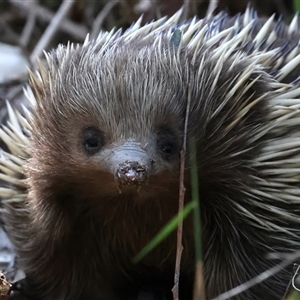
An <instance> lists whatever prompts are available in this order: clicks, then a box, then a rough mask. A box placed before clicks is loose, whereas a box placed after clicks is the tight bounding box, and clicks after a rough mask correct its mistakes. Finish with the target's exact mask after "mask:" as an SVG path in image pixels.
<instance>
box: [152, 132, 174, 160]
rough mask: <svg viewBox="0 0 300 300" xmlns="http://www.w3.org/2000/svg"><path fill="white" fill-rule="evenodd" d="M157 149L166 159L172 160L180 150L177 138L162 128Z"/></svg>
mask: <svg viewBox="0 0 300 300" xmlns="http://www.w3.org/2000/svg"><path fill="white" fill-rule="evenodd" d="M157 147H158V150H159V151H160V153H161V156H162V157H163V158H164V159H168V158H170V156H172V155H173V154H175V153H176V151H177V150H178V146H177V139H176V136H175V135H174V134H173V133H172V132H171V131H170V130H168V129H166V128H160V130H159V132H158V135H157Z"/></svg>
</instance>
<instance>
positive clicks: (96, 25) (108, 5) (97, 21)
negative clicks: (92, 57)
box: [91, 0, 119, 39]
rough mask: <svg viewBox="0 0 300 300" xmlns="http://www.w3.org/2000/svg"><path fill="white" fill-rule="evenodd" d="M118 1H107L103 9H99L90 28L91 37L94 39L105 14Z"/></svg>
mask: <svg viewBox="0 0 300 300" xmlns="http://www.w3.org/2000/svg"><path fill="white" fill-rule="evenodd" d="M118 2H119V0H114V1H108V2H107V3H106V4H105V6H104V7H103V9H101V11H100V13H99V14H98V16H97V17H96V19H95V21H94V23H93V26H92V30H91V39H95V38H96V37H97V36H98V34H99V32H100V30H101V28H102V24H103V22H104V20H105V19H106V17H107V15H108V14H109V13H110V11H111V10H112V9H113V8H114V7H115V5H116V4H117V3H118Z"/></svg>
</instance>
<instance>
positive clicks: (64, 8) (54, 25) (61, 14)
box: [30, 0, 75, 64]
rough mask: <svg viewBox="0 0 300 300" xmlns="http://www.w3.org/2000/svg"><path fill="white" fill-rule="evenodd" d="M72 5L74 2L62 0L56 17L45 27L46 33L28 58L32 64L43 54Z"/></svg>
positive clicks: (72, 0)
mask: <svg viewBox="0 0 300 300" xmlns="http://www.w3.org/2000/svg"><path fill="white" fill-rule="evenodd" d="M74 3H75V1H74V0H64V2H63V3H62V4H61V6H60V7H59V9H58V11H57V13H56V15H55V16H54V18H53V19H52V21H51V22H50V24H49V26H48V27H47V29H46V31H45V32H44V34H43V35H42V37H41V38H40V40H39V41H38V43H37V45H36V46H35V48H34V50H33V52H32V54H31V56H30V61H31V62H32V63H33V64H34V62H35V61H36V59H37V58H38V57H40V56H41V54H42V53H43V50H44V49H45V48H46V47H47V45H48V44H49V42H50V40H51V38H52V37H53V35H54V34H55V33H56V31H57V30H58V28H59V26H60V24H61V22H62V21H63V19H64V18H65V17H66V16H67V14H68V13H69V11H70V9H71V7H72V6H73V4H74Z"/></svg>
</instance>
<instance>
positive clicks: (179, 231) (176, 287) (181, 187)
mask: <svg viewBox="0 0 300 300" xmlns="http://www.w3.org/2000/svg"><path fill="white" fill-rule="evenodd" d="M191 96H192V94H191V88H190V87H189V89H188V99H187V106H186V114H185V122H184V137H183V145H182V150H181V151H180V175H179V207H178V214H179V215H180V216H181V217H180V218H179V219H178V228H177V247H176V263H175V274H174V286H173V288H172V293H173V299H174V300H178V299H179V277H180V263H181V255H182V250H183V246H182V232H183V220H182V211H183V208H184V195H185V187H184V168H185V153H186V137H187V126H188V117H189V112H190V106H191Z"/></svg>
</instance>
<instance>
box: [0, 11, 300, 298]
mask: <svg viewBox="0 0 300 300" xmlns="http://www.w3.org/2000/svg"><path fill="white" fill-rule="evenodd" d="M179 17H180V12H178V13H177V14H176V15H174V16H173V17H172V18H170V19H168V20H166V19H161V20H158V21H156V22H153V23H150V24H148V25H145V26H142V27H140V25H139V22H138V23H136V24H135V25H133V26H132V27H131V28H130V29H129V30H127V31H125V32H124V33H122V32H121V31H118V32H116V33H113V32H111V33H102V34H100V36H99V38H98V39H97V40H95V41H88V40H87V41H86V42H85V43H84V44H83V45H82V46H73V45H68V46H67V47H64V46H59V47H58V49H57V50H55V51H53V52H51V53H49V54H48V55H47V64H46V66H40V69H39V71H38V72H37V73H36V74H35V75H32V76H31V89H28V90H27V95H28V98H29V100H30V102H31V105H32V110H31V112H28V111H27V112H26V118H23V117H21V116H20V114H19V113H14V112H13V110H11V109H10V115H11V123H10V124H9V126H8V127H4V128H3V130H2V131H1V138H2V140H3V141H5V142H6V144H7V145H8V147H9V148H10V151H11V154H8V153H3V156H2V158H1V170H2V171H3V174H2V175H1V179H4V180H6V181H7V182H9V183H10V184H11V187H10V188H7V189H4V188H3V189H1V196H2V197H3V205H4V208H5V214H4V216H5V223H6V227H7V230H8V232H9V233H10V236H11V238H12V241H13V243H14V245H15V249H16V251H17V253H18V255H19V257H20V265H21V267H22V268H23V269H24V271H25V273H26V275H27V279H28V284H29V292H33V295H31V298H30V299H34V298H35V299H43V300H46V299H64V300H75V299H91V300H92V299H105V300H106V299H108V300H115V299H127V298H128V299H129V298H130V297H131V299H134V298H135V297H137V295H138V293H139V291H140V290H143V289H147V288H149V289H150V290H158V291H159V293H160V294H164V293H166V294H167V293H169V292H170V290H171V288H172V284H173V276H174V266H175V253H176V234H173V235H171V236H170V237H169V238H167V239H166V240H165V241H164V242H163V243H162V244H161V245H159V246H158V247H157V248H156V249H155V250H153V251H152V252H151V253H149V254H148V255H147V256H146V257H144V258H143V259H142V260H141V261H140V262H139V263H138V264H133V263H132V259H133V257H135V256H136V255H137V254H138V253H139V251H140V250H141V249H142V248H143V247H144V246H145V245H146V244H147V243H149V242H150V241H151V239H152V238H153V237H154V236H155V234H156V233H157V232H158V231H159V230H160V229H161V228H162V227H163V226H164V225H165V224H166V223H167V222H168V221H169V220H170V219H171V218H172V217H173V216H174V215H176V213H177V210H178V195H179V165H180V155H179V154H180V150H181V148H182V142H183V136H184V122H185V117H186V110H187V109H188V110H189V112H188V114H187V115H188V130H187V140H188V145H190V143H189V141H194V142H195V146H196V156H197V168H198V175H199V183H198V185H199V191H200V205H201V213H202V218H201V221H202V229H203V234H202V244H203V254H204V275H205V283H206V295H207V299H212V298H213V297H216V296H217V295H219V294H220V293H223V292H226V291H228V290H230V289H232V288H234V287H236V286H238V285H240V284H242V283H244V282H246V281H247V280H250V279H252V278H253V277H255V276H257V275H259V274H260V273H261V272H263V271H266V270H267V269H269V268H271V267H273V266H275V265H276V264H277V263H278V262H279V261H280V259H276V260H270V259H269V258H268V257H267V256H268V254H270V253H274V252H275V253H291V252H294V251H299V249H300V232H299V229H300V220H299V211H300V184H299V180H300V172H299V170H300V130H299V125H300V109H299V108H300V85H299V82H298V81H297V76H295V70H297V68H298V67H299V64H300V56H299V53H300V51H299V47H298V41H299V37H298V35H297V33H296V32H295V31H296V30H297V26H296V23H297V22H296V21H297V20H296V19H295V20H294V21H293V22H292V23H291V25H290V27H285V26H284V25H283V24H281V25H279V24H277V25H276V24H275V23H274V20H273V19H272V18H271V19H269V20H267V21H265V22H262V21H261V20H260V19H258V18H257V17H256V15H255V13H254V12H253V11H252V10H250V9H249V10H247V12H246V13H245V15H243V16H239V17H235V18H233V19H229V17H228V16H226V15H225V14H220V15H217V16H216V17H214V18H212V19H210V20H199V21H198V20H196V19H193V20H192V21H189V22H185V23H182V24H178V19H179ZM226 24H227V25H226ZM257 24H260V25H259V26H258V25H257ZM274 24H275V25H274ZM255 25H257V26H256V29H255V30H253V28H255ZM175 26H176V29H175V30H174V27H175ZM258 28H259V29H260V30H258ZM290 36H294V37H295V36H297V37H298V39H297V43H294V42H293V41H291V42H290V43H289V42H288V41H289V37H290ZM277 38H281V39H282V40H283V41H284V42H282V45H280V47H279V48H277V46H276V45H277V44H278V43H277V44H276V39H277ZM277 42H278V41H277ZM293 72H294V73H293ZM284 82H288V83H284ZM187 150H188V151H187V162H186V173H185V187H186V189H187V191H186V195H185V199H186V202H189V201H190V198H191V190H190V189H191V186H190V178H191V176H190V170H189V164H188V161H189V159H188V158H189V155H190V153H191V152H190V151H191V150H190V149H189V148H188V149H187ZM23 174H24V177H23ZM183 248H184V249H183V256H182V264H181V277H180V278H181V283H182V286H181V291H182V295H181V299H191V294H192V286H193V278H194V265H195V261H194V258H195V254H194V234H193V224H192V219H191V218H188V219H187V220H186V221H185V222H184V233H183ZM291 275H292V273H291V271H290V270H287V269H286V270H283V271H281V272H280V273H278V274H276V275H275V276H273V277H271V278H270V279H268V280H265V281H263V282H262V283H261V284H259V285H256V286H254V287H253V288H251V289H249V290H247V291H245V292H243V293H241V294H238V295H236V296H233V297H232V298H231V299H251V300H254V299H281V298H282V296H283V294H284V292H285V290H286V288H287V285H288V282H289V280H290V278H291Z"/></svg>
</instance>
